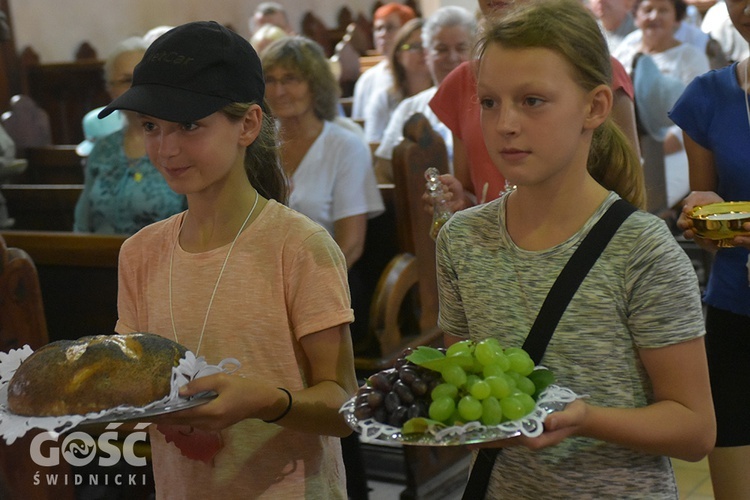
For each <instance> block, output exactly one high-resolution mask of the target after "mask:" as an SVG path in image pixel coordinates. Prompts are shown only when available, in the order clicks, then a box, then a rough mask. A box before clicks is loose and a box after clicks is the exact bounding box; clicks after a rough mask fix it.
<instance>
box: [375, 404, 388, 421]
mask: <svg viewBox="0 0 750 500" xmlns="http://www.w3.org/2000/svg"><path fill="white" fill-rule="evenodd" d="M372 418H373V419H375V421H377V422H380V423H381V424H387V423H388V412H387V411H386V410H385V406H380V407H379V408H376V409H375V411H373V412H372Z"/></svg>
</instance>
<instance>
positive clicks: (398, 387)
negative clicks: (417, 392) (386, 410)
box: [393, 380, 414, 405]
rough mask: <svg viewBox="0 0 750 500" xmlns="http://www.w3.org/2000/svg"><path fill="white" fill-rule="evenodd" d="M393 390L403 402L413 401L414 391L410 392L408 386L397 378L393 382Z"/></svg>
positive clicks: (409, 402) (410, 402)
mask: <svg viewBox="0 0 750 500" xmlns="http://www.w3.org/2000/svg"><path fill="white" fill-rule="evenodd" d="M393 392H395V393H396V394H398V397H399V399H400V400H401V402H402V403H404V404H407V405H409V404H412V403H413V402H414V393H413V392H411V389H410V388H409V386H408V385H406V384H405V383H404V382H403V381H401V380H397V381H396V383H395V384H393Z"/></svg>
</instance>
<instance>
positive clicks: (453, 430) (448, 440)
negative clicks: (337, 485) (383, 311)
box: [339, 385, 585, 446]
mask: <svg viewBox="0 0 750 500" xmlns="http://www.w3.org/2000/svg"><path fill="white" fill-rule="evenodd" d="M579 397H585V396H578V395H576V393H575V392H573V391H572V390H570V389H567V388H565V387H560V386H557V385H550V386H549V387H547V389H545V390H544V391H543V392H542V393H541V394H540V395H539V398H538V399H537V403H536V407H535V408H534V410H533V411H532V412H531V413H529V414H528V415H526V416H525V417H523V418H521V419H519V420H513V421H508V422H503V423H502V424H500V425H493V426H486V425H483V424H482V423H481V422H476V421H475V422H469V423H467V424H465V425H461V426H451V427H443V428H440V429H437V430H431V431H429V432H428V433H425V434H419V435H408V436H407V435H403V434H402V433H401V429H400V428H399V427H393V426H391V425H387V424H382V423H380V422H378V421H376V420H375V419H373V418H368V419H365V420H358V419H357V418H356V417H354V405H355V400H356V396H355V397H353V398H351V399H350V400H349V401H347V402H346V403H345V404H344V405H343V406H342V407H341V409H340V410H339V411H340V413H342V414H343V415H344V417H345V418H346V421H347V423H348V424H349V426H350V427H351V428H352V429H354V430H355V431H356V432H357V433H359V435H360V440H361V441H362V442H364V443H379V444H394V445H398V444H414V445H431V446H441V445H461V444H471V443H479V442H484V441H494V440H498V439H507V438H510V437H515V436H519V435H521V434H523V435H525V436H529V437H536V436H539V435H540V434H541V433H542V432H543V431H544V426H543V423H544V420H545V419H546V418H547V415H549V414H550V413H552V412H554V411H559V410H562V409H564V408H565V407H566V406H567V405H568V403H571V402H573V401H575V400H576V399H578V398H579Z"/></svg>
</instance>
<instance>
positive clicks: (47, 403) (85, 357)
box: [8, 333, 187, 416]
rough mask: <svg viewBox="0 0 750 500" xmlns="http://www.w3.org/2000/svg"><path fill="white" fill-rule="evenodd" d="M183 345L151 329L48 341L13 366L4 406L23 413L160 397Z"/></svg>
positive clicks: (84, 409)
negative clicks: (6, 402)
mask: <svg viewBox="0 0 750 500" xmlns="http://www.w3.org/2000/svg"><path fill="white" fill-rule="evenodd" d="M186 352H187V350H186V349H185V348H184V347H183V346H181V345H180V344H177V343H176V342H173V341H171V340H169V339H167V338H164V337H161V336H159V335H154V334H151V333H132V334H128V335H95V336H89V337H81V338H80V339H77V340H59V341H56V342H51V343H49V344H47V345H45V346H43V347H41V348H40V349H38V350H37V351H36V352H34V353H33V354H32V355H31V356H29V357H28V358H27V359H26V360H24V362H23V363H21V366H19V367H18V370H16V372H15V374H14V375H13V377H12V378H11V380H10V383H9V385H8V408H9V409H10V411H12V412H13V413H15V414H18V415H25V416H61V415H79V414H80V415H83V414H86V413H91V412H98V411H101V410H106V409H109V408H115V407H117V406H121V405H128V406H136V407H139V406H144V405H147V404H148V403H151V402H153V401H157V400H159V399H162V398H164V397H165V396H167V395H168V394H169V391H170V388H171V378H172V377H171V375H172V368H173V367H174V366H177V365H178V364H179V362H180V359H181V358H183V357H184V356H185V353H186Z"/></svg>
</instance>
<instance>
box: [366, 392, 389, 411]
mask: <svg viewBox="0 0 750 500" xmlns="http://www.w3.org/2000/svg"><path fill="white" fill-rule="evenodd" d="M383 399H385V395H384V394H383V393H382V392H380V391H372V392H370V393H368V394H367V404H368V405H370V408H377V407H378V406H381V405H382V404H383Z"/></svg>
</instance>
